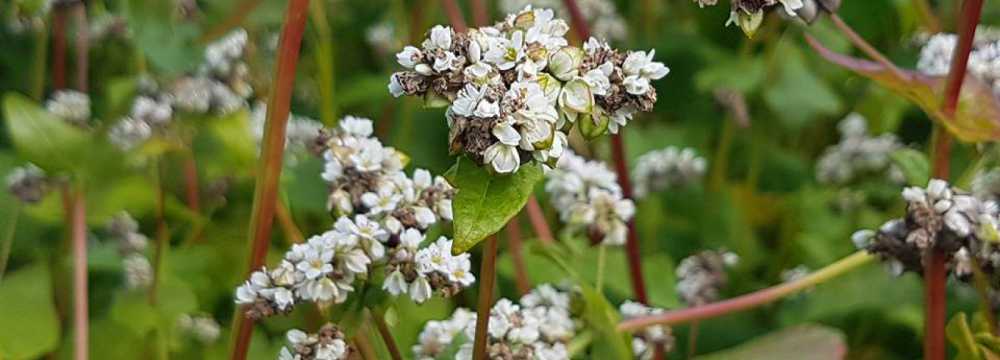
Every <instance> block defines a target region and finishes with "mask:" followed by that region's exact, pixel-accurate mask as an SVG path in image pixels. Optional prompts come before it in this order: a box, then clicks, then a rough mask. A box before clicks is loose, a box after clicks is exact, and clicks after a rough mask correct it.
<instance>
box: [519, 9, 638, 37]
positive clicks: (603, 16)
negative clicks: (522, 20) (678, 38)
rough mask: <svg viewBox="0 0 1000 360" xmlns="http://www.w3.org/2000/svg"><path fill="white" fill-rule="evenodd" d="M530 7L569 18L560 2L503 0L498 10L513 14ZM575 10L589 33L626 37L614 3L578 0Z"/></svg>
mask: <svg viewBox="0 0 1000 360" xmlns="http://www.w3.org/2000/svg"><path fill="white" fill-rule="evenodd" d="M528 5H531V6H533V7H535V8H549V9H554V10H555V13H556V15H558V17H560V18H564V19H565V18H569V16H570V14H569V11H568V10H567V9H566V7H565V6H564V4H563V2H562V1H561V0H503V1H500V8H501V9H502V10H503V11H505V12H508V13H515V12H518V11H520V10H522V9H524V8H525V6H528ZM576 5H577V8H578V9H579V10H580V14H581V15H582V16H583V18H584V20H585V21H586V22H587V23H588V24H590V31H591V32H592V33H593V34H594V35H595V36H599V37H601V38H606V39H612V40H624V39H625V36H626V35H627V26H626V24H625V20H624V19H622V16H621V15H620V14H619V12H618V9H617V7H616V6H615V2H614V1H610V0H578V1H577V2H576Z"/></svg>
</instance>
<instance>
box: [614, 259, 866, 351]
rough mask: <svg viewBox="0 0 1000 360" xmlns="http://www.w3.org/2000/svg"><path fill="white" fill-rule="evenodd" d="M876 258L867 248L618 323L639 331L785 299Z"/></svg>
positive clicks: (623, 329) (630, 329) (625, 327)
mask: <svg viewBox="0 0 1000 360" xmlns="http://www.w3.org/2000/svg"><path fill="white" fill-rule="evenodd" d="M874 258H875V257H873V256H871V255H869V254H868V253H867V252H865V251H858V252H856V253H854V254H851V255H848V256H847V257H845V258H843V259H840V260H838V261H837V262H834V263H833V264H830V265H827V266H826V267H824V268H822V269H819V270H818V271H816V272H814V273H811V274H809V275H808V276H806V277H803V278H802V279H799V280H796V281H792V282H786V283H782V284H780V285H776V286H773V287H769V288H767V289H762V290H758V291H755V292H752V293H750V294H746V295H743V296H739V297H736V298H732V299H729V300H725V301H720V302H715V303H711V304H708V305H704V306H698V307H693V308H687V309H682V310H676V311H669V312H666V313H662V314H659V315H650V316H644V317H639V318H633V319H630V320H626V321H623V322H621V323H619V324H618V331H636V330H639V329H643V328H646V327H649V326H653V325H676V324H682V323H686V322H691V321H697V320H704V319H711V318H714V317H718V316H722V315H726V314H731V313H734V312H737V311H742V310H747V309H752V308H755V307H758V306H761V305H764V304H768V303H771V302H774V301H776V300H779V299H782V298H784V297H786V296H789V295H793V294H796V293H798V292H800V291H802V290H805V289H808V288H811V287H814V286H816V285H819V284H822V283H824V282H826V281H828V280H830V279H834V278H836V277H838V276H840V275H843V274H845V273H847V272H848V271H850V270H853V269H856V268H858V267H860V266H861V265H864V264H867V263H868V262H870V261H872V260H873V259H874Z"/></svg>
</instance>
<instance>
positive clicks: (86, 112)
mask: <svg viewBox="0 0 1000 360" xmlns="http://www.w3.org/2000/svg"><path fill="white" fill-rule="evenodd" d="M45 108H46V109H47V110H48V111H49V113H51V114H52V115H55V116H56V117H59V118H60V119H62V120H64V121H66V122H67V123H70V124H72V125H74V126H78V127H87V126H88V122H89V121H90V96H87V94H84V93H82V92H79V91H75V90H59V91H56V92H55V93H54V94H52V98H50V99H49V100H48V101H46V102H45Z"/></svg>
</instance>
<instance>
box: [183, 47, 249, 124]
mask: <svg viewBox="0 0 1000 360" xmlns="http://www.w3.org/2000/svg"><path fill="white" fill-rule="evenodd" d="M247 41H248V38H247V32H246V30H243V29H237V30H233V31H232V32H230V33H229V34H228V35H226V36H225V37H223V38H222V39H219V40H217V41H216V42H214V43H211V44H209V45H208V46H206V47H205V59H204V61H203V62H202V64H201V65H200V67H199V68H198V72H197V73H196V74H194V75H191V76H186V77H183V78H181V79H179V80H177V82H175V83H174V84H173V86H172V88H171V91H170V93H171V94H172V95H173V97H174V106H176V108H177V109H179V110H183V111H186V112H191V113H197V114H202V113H208V112H212V113H215V114H228V113H231V112H234V111H236V110H239V109H242V108H246V107H247V99H248V98H250V96H252V95H253V87H252V86H251V85H250V79H249V78H250V73H249V72H250V69H249V68H248V66H247V64H246V62H245V61H244V60H243V57H244V55H245V51H246V45H247Z"/></svg>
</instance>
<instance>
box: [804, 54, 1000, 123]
mask: <svg viewBox="0 0 1000 360" xmlns="http://www.w3.org/2000/svg"><path fill="white" fill-rule="evenodd" d="M806 40H807V41H808V42H809V45H811V46H812V47H813V49H814V50H816V52H817V53H819V55H820V56H822V57H823V58H825V59H826V60H828V61H830V62H832V63H834V64H837V65H840V66H842V67H845V68H847V69H850V70H852V71H854V72H855V73H857V74H859V75H861V76H864V77H867V78H869V79H871V80H874V81H875V82H877V83H878V84H880V85H882V86H884V87H886V88H888V89H889V90H892V91H893V92H895V93H896V94H899V95H900V96H902V97H905V98H906V99H908V100H910V101H912V102H913V103H914V104H916V105H917V106H919V107H920V108H921V109H923V110H924V112H926V113H927V115H928V116H930V118H931V119H933V120H934V121H936V122H937V123H938V124H941V125H943V126H944V127H945V128H946V129H948V132H950V133H951V134H953V135H955V137H957V138H958V139H959V140H962V141H965V142H985V141H990V140H997V139H1000V102H998V101H997V99H996V97H995V96H994V95H993V91H992V89H990V88H989V87H988V86H986V85H985V84H983V83H982V82H981V81H980V80H978V79H976V78H975V77H973V76H971V75H968V76H966V79H965V81H963V82H962V91H961V93H960V96H959V100H958V109H956V111H955V115H954V116H947V115H945V114H944V112H943V111H942V109H941V107H942V106H941V105H942V103H943V100H942V99H944V97H943V93H944V89H945V86H946V82H947V80H946V79H945V77H944V76H928V75H924V74H922V73H919V72H916V71H907V70H901V71H902V74H901V75H896V74H895V73H894V72H892V71H890V70H889V69H887V68H886V67H885V66H883V65H882V64H879V63H874V62H871V61H866V60H861V59H858V58H854V57H850V56H846V55H841V54H838V53H835V52H833V51H830V50H829V49H827V48H825V47H823V45H822V44H820V43H819V42H818V41H816V40H815V39H813V38H812V37H809V36H808V35H807V36H806Z"/></svg>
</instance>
